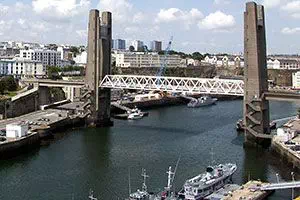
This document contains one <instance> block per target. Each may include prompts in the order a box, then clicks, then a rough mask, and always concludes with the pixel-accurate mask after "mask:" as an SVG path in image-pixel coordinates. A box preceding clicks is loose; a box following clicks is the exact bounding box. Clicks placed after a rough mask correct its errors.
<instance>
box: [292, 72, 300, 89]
mask: <svg viewBox="0 0 300 200" xmlns="http://www.w3.org/2000/svg"><path fill="white" fill-rule="evenodd" d="M293 88H295V89H300V71H298V72H296V73H293Z"/></svg>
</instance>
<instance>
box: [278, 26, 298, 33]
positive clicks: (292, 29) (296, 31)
mask: <svg viewBox="0 0 300 200" xmlns="http://www.w3.org/2000/svg"><path fill="white" fill-rule="evenodd" d="M281 33H282V34H286V35H292V34H296V33H300V27H296V28H289V27H285V28H283V29H282V30H281Z"/></svg>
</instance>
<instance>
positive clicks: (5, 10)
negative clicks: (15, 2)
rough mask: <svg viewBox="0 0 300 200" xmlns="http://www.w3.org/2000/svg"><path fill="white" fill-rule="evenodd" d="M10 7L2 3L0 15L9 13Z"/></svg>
mask: <svg viewBox="0 0 300 200" xmlns="http://www.w3.org/2000/svg"><path fill="white" fill-rule="evenodd" d="M8 9H9V7H8V6H5V5H3V4H1V3H0V16H1V15H5V14H7V11H8Z"/></svg>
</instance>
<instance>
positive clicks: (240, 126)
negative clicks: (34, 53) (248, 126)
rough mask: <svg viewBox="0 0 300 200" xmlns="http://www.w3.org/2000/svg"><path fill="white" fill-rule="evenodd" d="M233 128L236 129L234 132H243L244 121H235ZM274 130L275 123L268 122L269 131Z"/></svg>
mask: <svg viewBox="0 0 300 200" xmlns="http://www.w3.org/2000/svg"><path fill="white" fill-rule="evenodd" d="M235 127H236V130H237V131H239V132H241V131H244V130H245V124H244V121H243V120H242V119H240V120H239V121H237V123H236V126H235ZM276 128H277V124H276V122H274V121H272V122H270V129H271V130H274V129H276Z"/></svg>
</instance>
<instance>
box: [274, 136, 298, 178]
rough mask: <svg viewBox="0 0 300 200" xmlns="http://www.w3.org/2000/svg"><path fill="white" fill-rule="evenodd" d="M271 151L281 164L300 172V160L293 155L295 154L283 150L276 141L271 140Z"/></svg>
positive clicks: (288, 150)
mask: <svg viewBox="0 0 300 200" xmlns="http://www.w3.org/2000/svg"><path fill="white" fill-rule="evenodd" d="M271 151H272V152H273V153H274V154H276V155H278V156H279V158H280V159H281V161H282V162H285V163H288V165H290V166H291V167H292V168H293V169H294V170H296V171H297V172H300V158H299V157H297V156H296V155H295V152H293V151H292V150H290V149H288V148H285V147H284V146H283V145H282V144H281V143H280V142H279V141H278V140H276V139H273V140H272V144H271Z"/></svg>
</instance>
